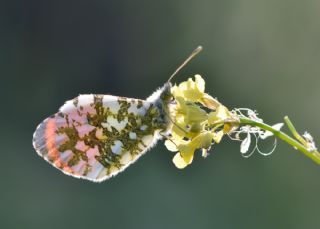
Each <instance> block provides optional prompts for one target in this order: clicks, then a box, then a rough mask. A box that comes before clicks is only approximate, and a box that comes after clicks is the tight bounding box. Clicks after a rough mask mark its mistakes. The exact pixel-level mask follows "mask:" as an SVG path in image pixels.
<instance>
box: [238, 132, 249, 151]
mask: <svg viewBox="0 0 320 229" xmlns="http://www.w3.org/2000/svg"><path fill="white" fill-rule="evenodd" d="M250 144H251V134H250V133H248V136H247V137H246V138H245V139H244V140H243V141H242V142H241V145H240V152H241V153H243V154H244V153H246V152H248V150H249V147H250Z"/></svg>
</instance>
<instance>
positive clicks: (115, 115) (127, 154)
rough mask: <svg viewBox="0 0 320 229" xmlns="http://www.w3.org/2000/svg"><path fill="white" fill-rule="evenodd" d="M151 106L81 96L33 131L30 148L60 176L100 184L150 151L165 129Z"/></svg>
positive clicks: (118, 99)
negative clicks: (60, 173)
mask: <svg viewBox="0 0 320 229" xmlns="http://www.w3.org/2000/svg"><path fill="white" fill-rule="evenodd" d="M160 114H161V109H159V107H157V106H156V105H155V103H154V102H147V101H144V100H138V99H129V98H123V97H117V96H111V95H92V94H90V95H80V96H78V97H77V98H75V99H73V100H69V101H67V102H66V103H65V104H64V105H63V106H62V107H61V108H60V111H59V112H58V113H56V114H55V115H53V116H51V117H49V118H47V119H45V120H44V121H43V122H42V123H41V124H40V125H39V126H38V128H37V130H36V131H35V133H34V137H33V145H34V147H35V149H36V151H37V152H38V154H39V155H40V156H42V157H43V158H44V159H45V160H47V161H48V162H49V163H51V164H52V165H54V166H55V167H56V168H58V169H60V170H61V171H63V172H64V173H66V174H68V175H71V176H75V177H79V178H84V179H88V180H91V181H96V182H100V181H103V180H106V179H108V178H109V177H111V176H114V175H116V174H117V173H119V172H121V171H123V170H124V169H125V168H126V167H127V166H129V165H130V164H131V163H133V162H135V161H136V160H137V159H138V158H139V157H140V156H141V155H142V154H143V153H144V152H146V151H147V150H148V149H150V148H151V147H152V146H153V145H154V144H155V143H156V141H157V140H158V139H159V132H160V131H161V130H163V129H165V128H166V127H165V123H164V122H162V119H161V117H160Z"/></svg>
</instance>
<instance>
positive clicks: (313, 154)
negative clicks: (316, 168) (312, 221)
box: [239, 117, 320, 164]
mask: <svg viewBox="0 0 320 229" xmlns="http://www.w3.org/2000/svg"><path fill="white" fill-rule="evenodd" d="M239 119H240V123H241V124H245V125H250V126H257V127H260V128H261V129H263V130H267V131H270V132H271V133H273V134H274V135H275V136H276V137H278V138H280V139H281V140H283V141H285V142H287V143H288V144H289V145H291V146H293V148H295V149H297V150H299V151H301V152H302V153H304V154H305V155H306V156H307V157H309V158H310V159H312V160H313V161H314V162H316V163H317V164H320V153H319V152H318V151H316V150H314V151H309V150H308V149H307V147H306V146H305V145H303V144H301V143H300V142H299V141H297V140H295V139H294V138H292V137H290V136H289V135H287V134H285V133H284V132H282V131H280V130H276V129H274V128H273V127H272V126H269V125H267V124H265V123H262V122H257V121H254V120H252V119H250V118H246V117H239ZM285 121H286V123H287V125H288V126H289V129H290V131H292V133H298V132H297V131H296V130H295V128H294V126H293V125H292V123H291V122H290V120H289V119H288V118H287V119H285ZM288 123H289V124H288ZM298 135H299V134H298ZM299 137H301V136H300V135H299ZM301 138H302V137H301ZM303 141H305V140H304V139H303Z"/></svg>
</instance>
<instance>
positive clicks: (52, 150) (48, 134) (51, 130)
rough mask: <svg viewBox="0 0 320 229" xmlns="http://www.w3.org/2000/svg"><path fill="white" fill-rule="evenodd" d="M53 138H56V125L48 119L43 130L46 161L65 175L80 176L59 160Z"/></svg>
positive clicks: (52, 120) (52, 119) (51, 119)
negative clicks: (46, 154)
mask: <svg viewBox="0 0 320 229" xmlns="http://www.w3.org/2000/svg"><path fill="white" fill-rule="evenodd" d="M55 136H56V123H55V119H54V118H50V119H49V120H48V122H47V125H46V130H45V138H46V146H47V150H48V159H49V160H50V161H53V164H54V166H55V167H57V168H60V169H62V170H63V171H65V172H66V173H70V174H73V175H78V176H80V174H79V173H78V172H75V171H74V170H73V169H72V168H71V167H70V166H68V164H67V163H65V162H64V161H62V160H61V158H60V153H59V151H58V149H57V147H56V146H55Z"/></svg>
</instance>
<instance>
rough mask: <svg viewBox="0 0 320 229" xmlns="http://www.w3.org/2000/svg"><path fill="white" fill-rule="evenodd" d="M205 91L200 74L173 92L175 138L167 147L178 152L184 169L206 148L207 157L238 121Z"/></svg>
mask: <svg viewBox="0 0 320 229" xmlns="http://www.w3.org/2000/svg"><path fill="white" fill-rule="evenodd" d="M204 90H205V81H204V80H203V79H202V77H201V76H200V75H196V76H195V81H193V80H192V79H191V78H189V79H188V81H185V82H182V83H180V84H179V85H178V86H174V87H172V89H171V93H172V95H173V97H174V99H175V100H176V106H175V109H174V111H173V113H172V117H174V118H173V125H172V129H171V130H170V133H171V137H170V138H168V140H166V141H165V146H166V147H167V149H168V150H170V151H173V152H177V153H176V155H175V156H174V158H173V163H174V164H175V165H176V167H177V168H180V169H182V168H185V167H186V166H187V165H189V164H191V163H192V161H193V157H194V153H195V151H196V150H198V149H202V156H203V157H206V156H207V151H208V150H209V149H210V147H211V145H212V144H213V141H214V142H216V143H219V142H220V141H221V139H222V137H223V135H224V134H227V133H229V131H231V130H232V127H233V126H234V125H235V124H234V123H233V122H235V123H236V122H237V120H236V119H235V118H234V117H233V115H232V113H231V112H230V111H229V110H228V109H227V108H226V107H225V106H223V105H222V104H221V103H219V102H218V101H217V100H216V99H214V98H213V97H212V96H210V95H208V94H206V93H205V92H204ZM203 108H206V110H205V109H203ZM207 110H208V111H207Z"/></svg>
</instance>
